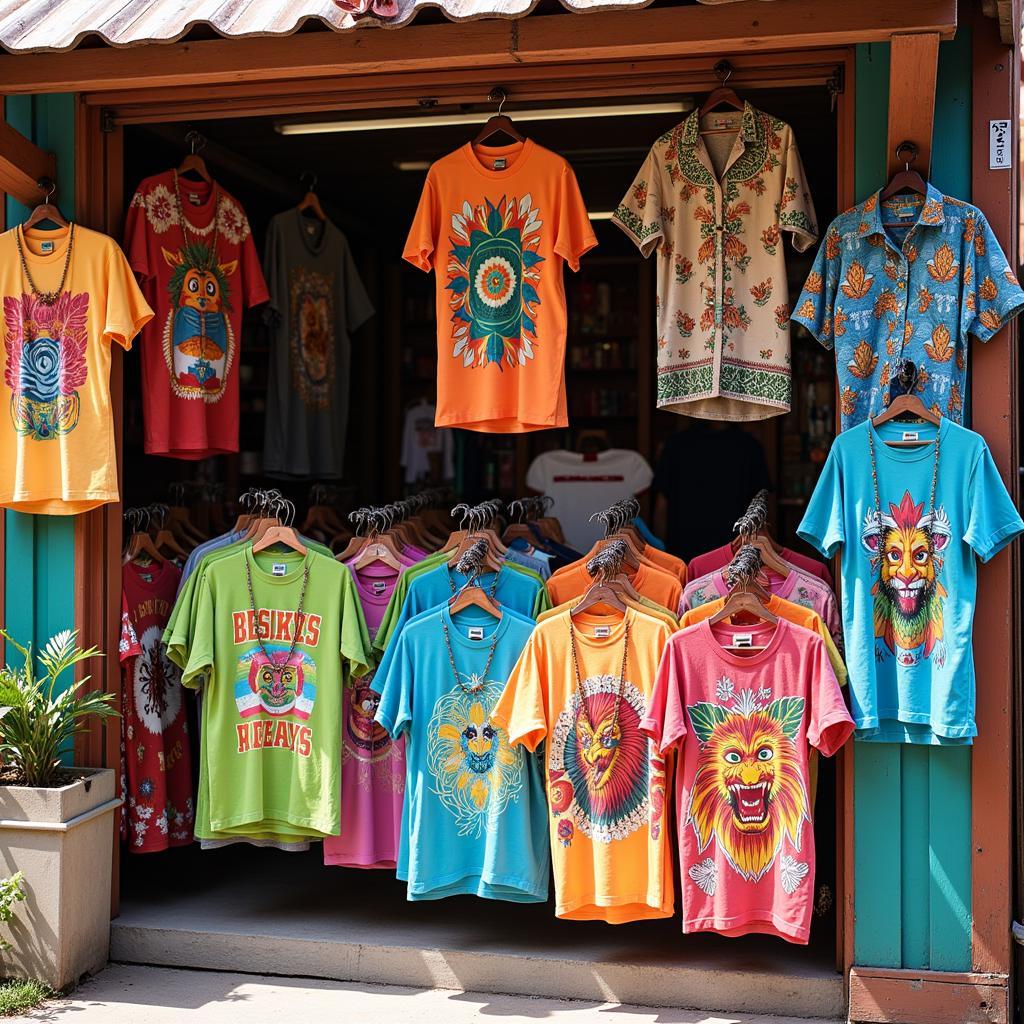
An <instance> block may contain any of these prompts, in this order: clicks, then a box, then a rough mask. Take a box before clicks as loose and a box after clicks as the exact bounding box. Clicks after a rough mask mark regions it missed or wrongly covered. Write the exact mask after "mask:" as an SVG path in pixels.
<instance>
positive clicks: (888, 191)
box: [881, 139, 928, 227]
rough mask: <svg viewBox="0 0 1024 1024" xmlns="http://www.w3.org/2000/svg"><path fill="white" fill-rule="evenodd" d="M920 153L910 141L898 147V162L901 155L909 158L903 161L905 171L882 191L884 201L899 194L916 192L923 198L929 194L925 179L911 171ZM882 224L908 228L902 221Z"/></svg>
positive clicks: (905, 141) (891, 180) (893, 178)
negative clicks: (903, 154) (904, 154)
mask: <svg viewBox="0 0 1024 1024" xmlns="http://www.w3.org/2000/svg"><path fill="white" fill-rule="evenodd" d="M918 152H919V150H918V148H917V144H916V143H913V142H911V141H910V140H909V139H904V140H903V141H902V142H901V143H900V144H899V145H898V146H897V147H896V159H897V160H899V158H900V153H906V154H907V157H906V158H905V159H904V161H903V170H902V171H897V172H896V173H895V174H894V175H893V176H892V178H891V179H890V180H889V184H888V185H886V186H885V188H884V189H882V195H881V198H882V199H883V200H884V199H891V198H892V197H893V196H894V195H896V194H897V193H898V192H916V193H917V194H918V195H922V196H924V195H927V194H928V185H927V184H926V182H925V180H924V178H922V177H921V175H920V174H918V172H917V171H912V170H911V169H910V168H911V165H912V164H913V163H914V161H915V160H916V159H917V156H918ZM882 223H883V224H884V225H885V227H906V224H905V223H903V222H901V221H897V222H895V223H893V224H885V222H884V221H883V222H882Z"/></svg>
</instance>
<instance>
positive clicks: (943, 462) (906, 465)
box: [797, 419, 1024, 744]
mask: <svg viewBox="0 0 1024 1024" xmlns="http://www.w3.org/2000/svg"><path fill="white" fill-rule="evenodd" d="M905 434H917V435H918V437H919V438H920V439H921V440H933V439H934V438H935V436H936V434H938V438H939V446H938V458H939V468H938V477H937V485H936V489H935V503H934V509H933V508H932V503H931V488H932V478H933V474H934V469H935V452H936V449H935V446H934V445H933V444H922V445H920V446H914V447H899V448H897V447H892V446H890V445H889V444H886V443H885V441H886V440H889V441H892V440H901V439H902V438H903V437H904V435H905ZM871 440H873V443H874V451H875V464H876V466H877V470H878V494H879V502H880V505H881V514H879V513H878V511H877V510H876V504H875V495H874V486H873V483H872V472H871V454H870V448H869V441H871ZM1022 530H1024V522H1022V521H1021V517H1020V515H1019V513H1018V512H1017V509H1016V508H1015V507H1014V505H1013V502H1012V501H1011V499H1010V496H1009V494H1008V493H1007V491H1006V487H1005V486H1004V484H1003V481H1002V479H1001V478H1000V476H999V472H998V470H997V469H996V465H995V462H994V461H993V459H992V454H991V452H989V450H988V445H987V444H986V443H985V439H984V438H983V437H982V436H981V435H980V434H976V433H975V432H974V431H972V430H967V429H966V428H964V427H961V426H958V425H957V424H955V423H953V422H952V421H951V420H949V419H943V420H942V422H941V425H940V426H939V427H938V428H936V427H935V426H933V425H932V424H929V423H922V424H913V425H908V424H906V423H899V422H895V421H890V422H889V423H886V424H883V425H882V426H881V427H879V428H875V427H873V426H872V425H871V422H870V420H868V421H865V422H864V423H861V424H859V425H858V426H856V427H853V428H852V429H850V430H847V431H844V432H843V433H842V434H840V435H839V437H837V438H836V440H835V442H834V444H833V445H832V450H831V452H830V453H829V457H828V460H827V461H826V463H825V467H824V470H823V471H822V474H821V478H820V479H819V480H818V485H817V487H816V488H815V490H814V494H813V495H812V496H811V501H810V504H809V505H808V507H807V512H806V514H805V515H804V518H803V521H802V522H801V524H800V527H799V529H798V530H797V532H798V533H799V535H800V536H801V537H803V538H804V539H805V540H806V541H808V542H809V543H811V544H813V545H814V546H815V547H816V548H817V549H818V550H819V551H821V552H822V554H824V555H825V556H826V557H830V556H832V555H834V554H835V552H836V550H837V549H838V548H839V547H840V546H841V547H842V579H843V630H844V633H845V636H846V662H847V668H848V669H849V673H850V692H851V695H852V700H853V719H854V722H855V723H856V726H857V738H858V739H862V740H874V741H878V742H896V743H929V744H944V743H953V744H955V743H970V742H972V737H974V736H976V735H977V728H976V726H975V723H974V708H975V682H974V653H973V646H972V629H973V623H974V605H975V595H976V592H977V583H978V571H977V559H981V561H983V562H985V561H988V559H990V558H991V557H992V556H993V555H994V554H995V553H996V552H997V551H999V550H1000V549H1001V548H1002V547H1004V546H1005V545H1006V544H1008V543H1009V542H1010V541H1011V540H1013V538H1014V537H1016V536H1017V535H1018V534H1019V533H1021V531H1022Z"/></svg>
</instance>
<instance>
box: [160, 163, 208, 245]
mask: <svg viewBox="0 0 1024 1024" xmlns="http://www.w3.org/2000/svg"><path fill="white" fill-rule="evenodd" d="M175 184H177V187H178V195H179V196H180V199H181V216H182V217H184V218H185V223H184V224H181V225H179V227H180V229H181V233H182V237H186V235H187V231H188V230H191V231H193V232H196V231H205V230H206V228H208V227H209V226H210V223H211V221H212V220H213V218H214V217H215V216H216V213H217V199H218V197H219V195H220V189H219V187H218V186H217V183H216V182H215V181H192V180H191V179H190V178H184V177H182V176H181V175H180V174H179V175H177V178H175V174H174V172H173V171H172V172H171V190H172V196H171V198H172V201H174V202H177V201H178V197H176V196H174V195H173V190H174V187H175ZM190 192H192V193H195V194H196V195H198V196H201V197H202V200H203V201H202V202H201V203H190V202H189V201H188V199H187V196H188V194H189V193H190ZM189 213H194V214H196V217H195V218H193V217H190V216H189ZM186 240H187V238H186Z"/></svg>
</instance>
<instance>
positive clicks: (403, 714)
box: [373, 636, 415, 739]
mask: <svg viewBox="0 0 1024 1024" xmlns="http://www.w3.org/2000/svg"><path fill="white" fill-rule="evenodd" d="M389 653H390V654H391V655H392V657H391V658H390V660H389V662H388V665H387V666H386V667H385V665H384V662H383V661H382V662H381V664H380V667H379V668H378V669H377V674H376V675H375V676H374V677H373V682H374V689H375V690H377V692H378V693H380V704H379V705H378V706H377V714H376V716H375V718H376V721H377V722H379V723H380V725H382V726H383V727H384V728H385V729H386V730H387V733H388V735H389V736H391V737H392V738H393V739H395V738H397V737H398V736H399V735H401V733H402V732H404V731H405V730H406V729H407V728H408V727H409V724H410V723H411V722H412V708H413V703H412V702H413V686H414V682H415V681H414V678H413V672H412V651H411V648H410V644H409V641H408V638H407V637H405V636H400V637H399V638H398V641H397V642H396V643H395V644H394V646H393V648H392V650H391V651H389ZM382 675H383V676H384V678H383V681H382V682H381V676H382ZM378 682H380V686H379V689H378V686H377V684H378Z"/></svg>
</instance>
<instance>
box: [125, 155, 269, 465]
mask: <svg viewBox="0 0 1024 1024" xmlns="http://www.w3.org/2000/svg"><path fill="white" fill-rule="evenodd" d="M182 218H184V221H185V223H184V225H183V224H182ZM125 250H126V252H127V254H128V262H129V263H130V264H131V267H132V270H134V271H135V274H136V276H137V277H138V279H139V284H140V285H141V287H142V291H143V294H144V295H145V297H146V301H147V302H148V303H149V304H150V306H151V307H152V308H153V309H154V310H155V311H156V316H155V317H154V318H153V319H152V320H151V321H150V322H149V324H148V325H147V326H146V328H145V330H144V331H143V332H142V404H143V410H144V414H145V448H146V453H147V454H150V455H169V456H172V457H174V458H178V459H204V458H206V457H207V456H210V455H217V454H221V453H225V452H237V451H238V355H239V346H240V343H241V329H242V313H243V311H244V310H245V309H246V308H248V307H250V306H258V305H259V304H260V303H263V302H266V301H267V298H268V294H267V286H266V284H265V282H264V280H263V272H262V270H261V269H260V262H259V258H258V256H257V254H256V246H255V245H254V244H253V239H252V232H251V230H250V229H249V221H248V219H247V218H246V216H245V211H244V210H243V209H242V207H241V206H240V205H239V203H238V202H237V200H235V199H234V198H232V197H231V196H230V195H228V193H227V192H225V191H224V190H223V189H222V188H221V187H220V186H219V185H217V184H216V182H206V181H192V180H191V179H189V178H182V177H180V176H179V175H178V174H177V172H176V171H173V170H171V171H165V172H164V173H163V174H157V175H154V176H153V177H151V178H146V179H145V180H144V181H143V182H141V184H140V185H139V187H138V188H137V189H136V192H135V195H134V196H133V197H132V201H131V205H130V206H129V208H128V218H127V221H126V224H125Z"/></svg>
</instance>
